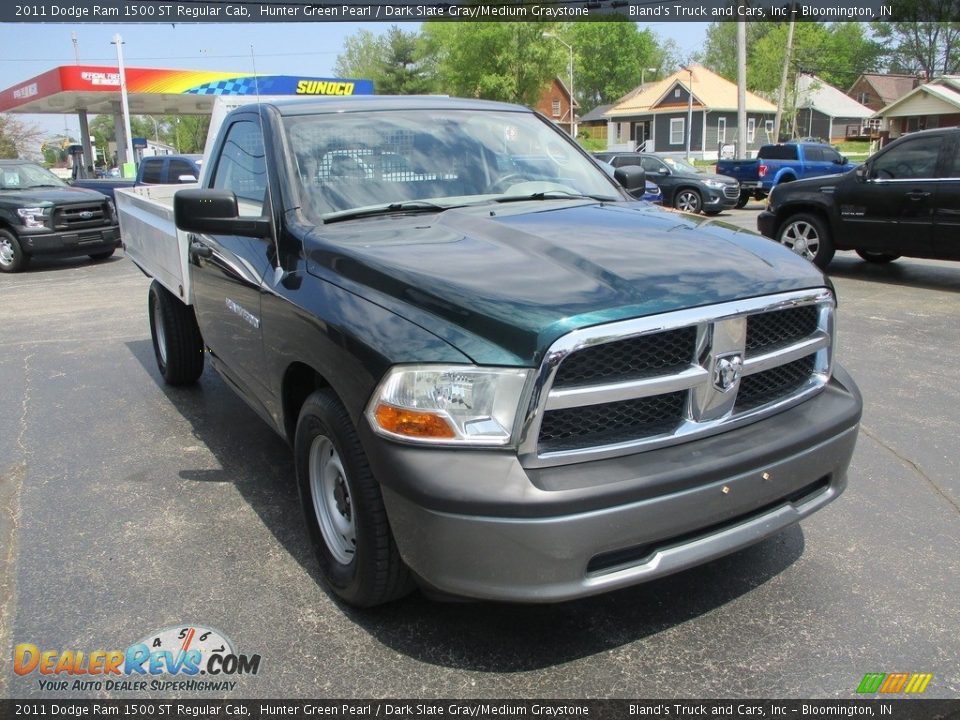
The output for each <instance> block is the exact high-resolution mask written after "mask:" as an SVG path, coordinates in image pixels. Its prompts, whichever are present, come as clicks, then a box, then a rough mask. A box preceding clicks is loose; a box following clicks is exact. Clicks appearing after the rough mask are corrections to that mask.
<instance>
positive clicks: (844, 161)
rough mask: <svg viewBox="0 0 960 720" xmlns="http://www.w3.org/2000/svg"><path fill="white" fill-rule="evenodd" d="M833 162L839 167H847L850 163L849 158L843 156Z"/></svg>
mask: <svg viewBox="0 0 960 720" xmlns="http://www.w3.org/2000/svg"><path fill="white" fill-rule="evenodd" d="M833 162H835V163H836V164H837V165H846V164H847V162H848V161H847V158H845V157H844V156H843V155H841V156H840V157H838V158H835V159H834V161H833Z"/></svg>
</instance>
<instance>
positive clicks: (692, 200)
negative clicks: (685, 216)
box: [673, 190, 703, 213]
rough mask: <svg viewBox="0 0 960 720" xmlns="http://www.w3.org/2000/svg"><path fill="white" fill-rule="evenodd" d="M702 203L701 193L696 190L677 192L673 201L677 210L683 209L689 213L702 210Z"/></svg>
mask: <svg viewBox="0 0 960 720" xmlns="http://www.w3.org/2000/svg"><path fill="white" fill-rule="evenodd" d="M702 204H703V203H702V201H701V200H700V193H698V192H697V191H696V190H681V191H680V192H678V193H677V197H676V198H674V201H673V206H674V207H675V208H676V209H677V210H683V211H684V212H688V213H698V212H700V206H701V205H702Z"/></svg>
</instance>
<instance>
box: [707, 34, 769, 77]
mask: <svg viewBox="0 0 960 720" xmlns="http://www.w3.org/2000/svg"><path fill="white" fill-rule="evenodd" d="M774 27H776V25H775V24H774V23H767V22H748V23H747V55H748V57H747V63H748V72H747V83H748V85H749V82H750V80H749V78H750V73H749V61H750V60H749V55H750V49H751V48H753V47H755V46H756V44H757V43H758V42H760V40H761V39H763V37H764V36H765V35H766V34H767V33H768V32H770V31H771V30H772V29H773V28H774ZM692 59H694V60H697V61H698V62H700V63H702V64H703V66H704V67H706V68H709V69H710V70H713V71H714V72H715V73H717V75H721V76H723V77H725V78H726V79H727V80H730V81H731V82H736V81H737V24H736V23H735V22H714V23H710V25H709V26H708V27H707V32H706V37H705V38H704V43H703V52H702V53H697V54H695V55H694V57H693V58H692Z"/></svg>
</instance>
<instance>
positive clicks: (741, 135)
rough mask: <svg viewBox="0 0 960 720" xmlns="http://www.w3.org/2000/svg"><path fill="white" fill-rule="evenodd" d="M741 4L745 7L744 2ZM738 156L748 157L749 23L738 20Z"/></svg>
mask: <svg viewBox="0 0 960 720" xmlns="http://www.w3.org/2000/svg"><path fill="white" fill-rule="evenodd" d="M739 4H740V7H743V6H744V5H743V0H740V3H739ZM741 12H742V11H741ZM741 17H743V15H741ZM737 155H738V157H742V158H745V157H747V23H746V21H744V20H737Z"/></svg>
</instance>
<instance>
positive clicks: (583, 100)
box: [560, 22, 672, 114]
mask: <svg viewBox="0 0 960 720" xmlns="http://www.w3.org/2000/svg"><path fill="white" fill-rule="evenodd" d="M562 38H563V39H564V41H566V42H567V43H568V44H569V45H571V46H572V47H573V49H574V56H575V67H574V92H575V94H576V96H577V102H579V103H580V113H581V114H584V113H587V112H589V111H590V110H592V109H593V108H595V107H596V106H597V105H603V104H605V103H611V102H613V101H615V100H616V99H617V98H619V97H621V96H623V95H625V94H627V93H628V92H630V90H632V89H633V88H635V87H636V86H637V85H639V84H640V79H641V77H643V76H644V75H645V77H646V79H647V80H652V79H655V78H659V77H663V76H664V75H665V74H666V73H668V72H670V71H671V70H672V67H671V64H672V58H671V57H670V56H669V50H668V48H666V47H665V46H664V45H661V43H660V42H659V40H658V38H657V36H656V35H655V34H654V33H653V31H651V30H650V29H649V28H645V29H643V30H640V29H638V28H637V24H636V23H632V22H590V23H569V24H568V25H567V26H566V27H565V28H564V30H563V33H562ZM566 64H567V63H564V67H566ZM649 68H654V71H653V72H650V71H649V70H648V69H649ZM560 78H562V79H563V80H564V82H569V81H568V80H567V78H568V73H567V72H566V71H565V70H564V72H562V73H561V74H560Z"/></svg>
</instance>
